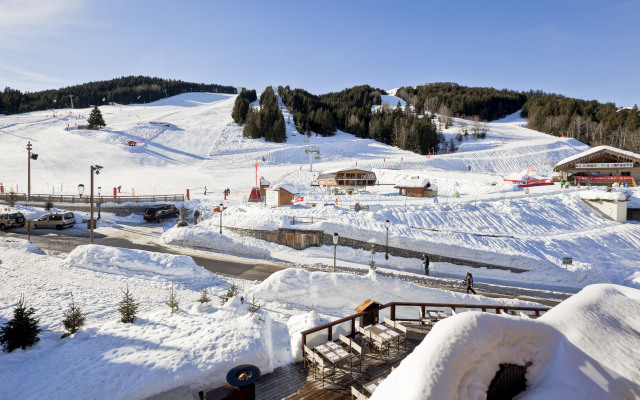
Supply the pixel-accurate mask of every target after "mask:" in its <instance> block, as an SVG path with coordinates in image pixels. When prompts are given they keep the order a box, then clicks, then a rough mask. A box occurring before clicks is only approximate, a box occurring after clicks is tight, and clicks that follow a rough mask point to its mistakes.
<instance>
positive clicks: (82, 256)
mask: <svg viewBox="0 0 640 400" xmlns="http://www.w3.org/2000/svg"><path fill="white" fill-rule="evenodd" d="M65 265H67V266H69V267H75V268H86V269H91V270H94V271H99V272H108V273H114V274H122V273H126V272H142V273H152V274H159V275H164V276H175V277H187V276H189V277H201V278H205V277H208V276H211V273H210V272H209V271H207V270H206V269H204V268H203V267H201V266H199V265H198V264H196V263H195V262H194V261H193V259H192V258H191V257H188V256H179V255H173V254H163V253H153V252H149V251H143V250H132V249H123V248H118V247H108V246H99V245H85V246H78V247H76V248H75V249H74V250H73V251H72V252H71V253H69V255H68V256H67V258H66V260H65Z"/></svg>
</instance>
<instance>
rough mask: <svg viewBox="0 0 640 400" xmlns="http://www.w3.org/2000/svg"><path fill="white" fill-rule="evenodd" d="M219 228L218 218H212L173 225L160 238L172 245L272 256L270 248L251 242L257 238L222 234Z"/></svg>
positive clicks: (254, 255)
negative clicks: (195, 222)
mask: <svg viewBox="0 0 640 400" xmlns="http://www.w3.org/2000/svg"><path fill="white" fill-rule="evenodd" d="M224 225H225V224H223V226H224ZM219 229H220V226H219V225H218V219H217V218H212V219H208V220H205V221H203V222H202V223H200V224H198V225H189V226H184V227H173V228H172V229H169V230H168V231H166V232H164V233H163V234H162V236H161V237H160V240H161V241H162V242H163V243H165V244H168V245H172V246H184V247H201V248H204V249H210V250H217V251H224V252H228V253H236V254H244V255H249V256H252V257H261V258H265V257H269V256H270V254H271V253H270V252H269V250H267V249H265V248H262V247H259V246H256V245H253V244H251V240H254V241H255V239H251V238H243V237H237V238H234V237H229V236H228V235H224V234H223V235H221V234H220V233H218V232H219Z"/></svg>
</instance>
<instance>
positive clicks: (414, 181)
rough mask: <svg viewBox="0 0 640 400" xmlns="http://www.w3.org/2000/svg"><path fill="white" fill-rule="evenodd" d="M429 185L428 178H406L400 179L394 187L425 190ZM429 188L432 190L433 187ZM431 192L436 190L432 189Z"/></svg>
mask: <svg viewBox="0 0 640 400" xmlns="http://www.w3.org/2000/svg"><path fill="white" fill-rule="evenodd" d="M428 183H429V179H427V178H420V177H419V176H411V177H406V178H405V179H400V180H399V181H398V182H397V183H396V185H395V186H394V187H396V188H398V187H402V188H423V187H425V186H427V184H428ZM429 188H431V186H429ZM431 190H434V189H431ZM435 190H437V189H435Z"/></svg>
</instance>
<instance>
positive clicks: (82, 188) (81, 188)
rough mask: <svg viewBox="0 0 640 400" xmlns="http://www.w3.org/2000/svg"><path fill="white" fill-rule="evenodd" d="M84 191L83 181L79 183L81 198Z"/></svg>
mask: <svg viewBox="0 0 640 400" xmlns="http://www.w3.org/2000/svg"><path fill="white" fill-rule="evenodd" d="M82 193H84V185H83V184H82V183H81V184H79V185H78V194H79V195H80V198H82Z"/></svg>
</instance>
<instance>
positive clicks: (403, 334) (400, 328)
mask: <svg viewBox="0 0 640 400" xmlns="http://www.w3.org/2000/svg"><path fill="white" fill-rule="evenodd" d="M396 331H398V332H399V333H400V336H398V345H400V341H401V340H402V343H404V349H405V350H406V349H407V327H406V326H404V325H401V324H399V323H398V322H396Z"/></svg>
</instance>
